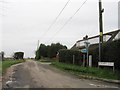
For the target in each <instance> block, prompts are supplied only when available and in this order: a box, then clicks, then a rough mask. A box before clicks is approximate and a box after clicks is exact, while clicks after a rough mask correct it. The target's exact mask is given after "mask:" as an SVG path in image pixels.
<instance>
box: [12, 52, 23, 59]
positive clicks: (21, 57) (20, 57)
mask: <svg viewBox="0 0 120 90" xmlns="http://www.w3.org/2000/svg"><path fill="white" fill-rule="evenodd" d="M23 56H24V52H15V53H14V58H15V59H23Z"/></svg>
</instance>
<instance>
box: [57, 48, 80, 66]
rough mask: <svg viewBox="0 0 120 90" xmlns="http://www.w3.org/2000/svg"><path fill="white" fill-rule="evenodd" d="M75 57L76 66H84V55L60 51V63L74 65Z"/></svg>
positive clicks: (78, 52) (76, 52)
mask: <svg viewBox="0 0 120 90" xmlns="http://www.w3.org/2000/svg"><path fill="white" fill-rule="evenodd" d="M73 55H74V57H75V60H74V64H82V53H81V52H80V51H75V50H64V49H62V50H59V62H64V63H70V64H73Z"/></svg>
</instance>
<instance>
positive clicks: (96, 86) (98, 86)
mask: <svg viewBox="0 0 120 90" xmlns="http://www.w3.org/2000/svg"><path fill="white" fill-rule="evenodd" d="M89 85H91V86H95V87H105V88H119V87H117V86H107V85H95V84H92V83H91V84H89Z"/></svg>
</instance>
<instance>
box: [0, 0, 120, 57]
mask: <svg viewBox="0 0 120 90" xmlns="http://www.w3.org/2000/svg"><path fill="white" fill-rule="evenodd" d="M67 1H68V0H0V51H4V52H5V56H12V55H13V53H14V52H17V51H23V52H24V53H25V57H34V56H35V50H36V49H37V45H38V40H39V42H40V44H41V43H43V44H46V45H50V44H51V43H57V42H59V43H61V44H63V45H66V46H67V47H68V48H71V47H72V46H73V45H74V44H75V43H76V41H78V40H80V39H82V38H83V37H84V36H86V35H88V37H91V36H95V35H98V34H99V14H98V13H99V12H98V10H99V7H98V1H99V0H87V1H86V3H85V4H84V5H83V6H82V8H81V9H80V10H79V12H77V13H76V14H75V15H74V17H73V18H72V19H71V20H70V21H69V22H68V23H67V24H66V25H65V26H64V27H63V25H64V24H65V23H66V22H67V21H68V20H69V18H70V17H71V16H73V14H74V13H75V12H76V11H77V10H78V8H79V7H81V5H82V4H83V2H84V1H85V0H70V1H69V3H68V5H67V6H66V8H65V9H64V10H63V12H62V13H61V15H60V16H59V18H58V19H57V20H56V22H55V23H54V24H53V25H52V27H51V28H50V29H48V28H49V27H50V25H51V24H52V23H53V22H54V20H55V18H56V17H57V16H58V14H59V13H60V11H61V10H62V8H63V7H64V6H65V4H66V2H67ZM102 1H103V8H104V13H103V32H104V33H105V32H110V31H114V30H117V29H118V2H119V0H102ZM62 27H63V28H62ZM61 28H62V29H61Z"/></svg>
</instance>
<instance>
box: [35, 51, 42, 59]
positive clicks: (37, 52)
mask: <svg viewBox="0 0 120 90" xmlns="http://www.w3.org/2000/svg"><path fill="white" fill-rule="evenodd" d="M35 55H36V56H35V60H39V59H40V58H41V55H40V52H39V49H38V50H37V51H36V52H35Z"/></svg>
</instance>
